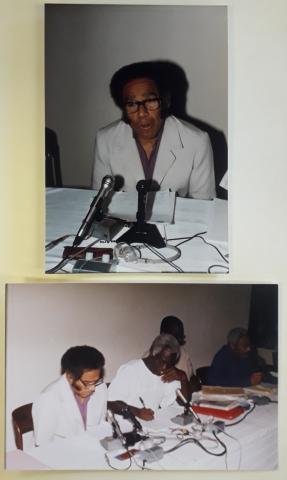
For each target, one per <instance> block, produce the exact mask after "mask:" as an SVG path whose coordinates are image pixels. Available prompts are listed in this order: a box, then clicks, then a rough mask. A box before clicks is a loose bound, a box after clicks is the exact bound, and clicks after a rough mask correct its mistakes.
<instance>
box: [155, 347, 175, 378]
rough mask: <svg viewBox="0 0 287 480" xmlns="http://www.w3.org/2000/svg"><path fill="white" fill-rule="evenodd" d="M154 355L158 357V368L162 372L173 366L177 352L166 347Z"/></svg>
mask: <svg viewBox="0 0 287 480" xmlns="http://www.w3.org/2000/svg"><path fill="white" fill-rule="evenodd" d="M156 356H157V357H158V360H159V365H160V370H161V371H162V372H165V371H166V370H169V369H170V368H172V367H174V366H175V364H176V361H177V354H176V353H173V352H172V351H171V349H170V348H168V347H166V348H163V349H162V350H161V352H159V353H158V354H157V355H156Z"/></svg>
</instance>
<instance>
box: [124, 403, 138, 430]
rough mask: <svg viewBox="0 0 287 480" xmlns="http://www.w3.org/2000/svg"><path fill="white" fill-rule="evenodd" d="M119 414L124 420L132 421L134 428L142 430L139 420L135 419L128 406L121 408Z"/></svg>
mask: <svg viewBox="0 0 287 480" xmlns="http://www.w3.org/2000/svg"><path fill="white" fill-rule="evenodd" d="M121 415H122V416H123V417H124V418H125V419H126V420H130V421H131V422H132V424H133V427H134V430H142V426H141V424H140V422H139V421H138V420H137V419H136V417H135V415H134V414H133V413H132V412H131V410H130V409H129V407H128V406H126V407H124V408H122V410H121Z"/></svg>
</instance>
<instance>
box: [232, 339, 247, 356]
mask: <svg viewBox="0 0 287 480" xmlns="http://www.w3.org/2000/svg"><path fill="white" fill-rule="evenodd" d="M234 352H235V353H236V354H237V355H239V356H240V357H247V355H248V353H249V352H250V340H249V337H248V336H247V335H244V336H243V337H240V338H239V340H238V341H237V342H236V344H235V345H234Z"/></svg>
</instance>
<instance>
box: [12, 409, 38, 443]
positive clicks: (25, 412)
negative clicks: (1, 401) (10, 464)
mask: <svg viewBox="0 0 287 480" xmlns="http://www.w3.org/2000/svg"><path fill="white" fill-rule="evenodd" d="M12 424H13V431H14V438H15V443H16V447H17V448H18V449H19V450H23V434H24V433H27V432H32V431H33V430H34V425H33V418H32V403H27V404H26V405H22V406H21V407H18V408H16V409H15V410H13V412H12Z"/></svg>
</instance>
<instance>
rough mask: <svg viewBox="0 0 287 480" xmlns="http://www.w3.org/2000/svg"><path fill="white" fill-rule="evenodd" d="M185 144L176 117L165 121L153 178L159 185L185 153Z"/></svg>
mask: <svg viewBox="0 0 287 480" xmlns="http://www.w3.org/2000/svg"><path fill="white" fill-rule="evenodd" d="M183 150H184V149H183V143H182V139H181V136H180V132H179V129H178V125H177V122H176V120H175V118H174V117H168V118H167V119H166V120H165V124H164V130H163V133H162V138H161V142H160V146H159V151H158V156H157V159H156V163H155V169H154V174H153V178H154V180H156V181H157V182H158V183H159V185H160V184H161V183H162V181H163V180H164V178H165V176H166V175H167V173H168V172H169V170H170V168H171V167H172V165H173V164H174V163H175V162H176V161H178V159H179V158H180V156H181V154H182V153H183Z"/></svg>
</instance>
